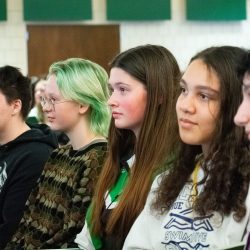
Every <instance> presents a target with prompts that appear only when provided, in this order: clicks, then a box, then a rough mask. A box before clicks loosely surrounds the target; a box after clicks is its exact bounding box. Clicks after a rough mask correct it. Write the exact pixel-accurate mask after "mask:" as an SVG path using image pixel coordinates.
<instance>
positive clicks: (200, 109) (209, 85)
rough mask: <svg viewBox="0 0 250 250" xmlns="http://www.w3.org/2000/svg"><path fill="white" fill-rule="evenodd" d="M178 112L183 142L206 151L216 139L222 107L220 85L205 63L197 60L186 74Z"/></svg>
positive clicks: (181, 83) (177, 105)
mask: <svg viewBox="0 0 250 250" xmlns="http://www.w3.org/2000/svg"><path fill="white" fill-rule="evenodd" d="M180 87H181V94H180V96H179V97H178V100H177V104H176V111H177V117H178V125H179V133H180V137H181V139H182V141H183V142H185V143H187V144H191V145H201V146H202V148H203V150H206V149H207V148H208V147H209V145H210V142H211V140H212V138H213V133H214V130H215V126H216V120H217V119H218V113H219V108H220V103H219V88H220V82H219V79H218V77H217V75H216V73H215V72H214V71H212V70H208V68H207V66H206V65H205V64H204V63H203V62H202V60H199V59H197V60H194V61H193V62H192V63H191V64H190V65H189V66H188V68H187V70H186V72H185V73H184V75H183V77H182V79H181V82H180Z"/></svg>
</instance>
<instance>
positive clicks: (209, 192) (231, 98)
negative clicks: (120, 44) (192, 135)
mask: <svg viewBox="0 0 250 250" xmlns="http://www.w3.org/2000/svg"><path fill="white" fill-rule="evenodd" d="M244 54H245V50H244V49H241V48H238V47H232V46H222V47H211V48H208V49H206V50H203V51H201V52H200V53H198V54H197V55H196V56H195V57H193V58H192V59H191V62H192V61H194V60H196V59H199V60H202V61H203V63H205V65H206V66H207V68H208V70H210V71H211V70H213V72H215V73H216V75H217V77H218V79H219V81H220V112H219V116H218V117H219V118H218V120H217V124H216V128H215V131H214V137H213V140H212V143H211V146H210V149H209V154H208V155H207V156H206V158H205V159H204V164H203V168H204V171H205V177H204V179H203V180H202V181H201V182H200V184H204V189H203V191H202V192H201V193H200V194H199V195H198V197H197V199H196V200H195V202H194V204H193V208H194V210H195V211H196V212H198V213H199V214H201V215H205V214H207V213H209V212H213V211H216V212H219V213H220V214H221V215H222V216H224V215H229V214H230V213H231V212H233V213H234V218H235V219H236V220H240V219H242V218H243V217H244V216H245V214H246V206H245V199H246V196H247V193H248V188H249V177H250V154H249V147H248V143H247V142H246V140H245V137H244V129H243V128H240V127H237V126H236V125H235V124H234V115H235V114H236V112H237V109H238V107H239V105H240V103H241V100H242V94H241V84H242V83H241V81H242V76H240V75H239V67H240V65H241V60H242V58H243V57H244ZM201 152H202V150H201V146H200V145H188V144H185V143H182V146H181V150H180V151H179V154H177V157H176V159H177V160H176V162H175V163H174V164H173V166H174V167H173V168H171V171H170V172H169V173H168V174H167V175H166V176H165V177H164V178H163V180H162V181H161V184H160V187H159V189H158V190H157V192H156V194H157V199H156V201H155V203H154V204H153V207H154V208H155V209H156V210H158V211H159V212H163V211H166V210H169V209H170V207H171V205H172V204H173V203H174V201H175V200H176V198H177V196H178V195H179V193H180V192H181V190H182V188H183V186H184V185H185V183H186V182H187V181H188V179H189V177H190V175H191V174H192V172H193V170H194V167H195V161H196V157H197V156H198V155H199V154H200V153H201Z"/></svg>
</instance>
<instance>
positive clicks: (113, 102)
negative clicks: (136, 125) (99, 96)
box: [108, 92, 118, 107]
mask: <svg viewBox="0 0 250 250" xmlns="http://www.w3.org/2000/svg"><path fill="white" fill-rule="evenodd" d="M108 105H109V106H110V107H114V106H118V102H117V98H116V97H115V94H114V92H113V93H112V94H111V96H110V97H109V99H108Z"/></svg>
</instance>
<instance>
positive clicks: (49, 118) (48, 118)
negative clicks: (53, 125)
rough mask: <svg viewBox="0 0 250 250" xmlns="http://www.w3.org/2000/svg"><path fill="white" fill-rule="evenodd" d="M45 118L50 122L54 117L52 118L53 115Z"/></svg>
mask: <svg viewBox="0 0 250 250" xmlns="http://www.w3.org/2000/svg"><path fill="white" fill-rule="evenodd" d="M47 120H48V121H49V122H52V121H54V120H55V118H54V117H47Z"/></svg>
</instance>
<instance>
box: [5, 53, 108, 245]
mask: <svg viewBox="0 0 250 250" xmlns="http://www.w3.org/2000/svg"><path fill="white" fill-rule="evenodd" d="M107 81H108V75H107V73H106V72H105V70H104V69H103V68H102V67H101V66H99V65H98V64H95V63H93V62H91V61H88V60H84V59H79V58H71V59H67V60H65V61H60V62H56V63H54V64H52V65H51V67H50V69H49V76H48V84H47V85H46V88H45V96H44V97H43V98H42V99H41V104H42V106H43V111H44V112H45V114H46V116H47V120H48V123H49V125H50V127H51V128H52V129H53V130H56V131H63V132H64V133H65V134H66V135H67V136H68V137H69V140H70V144H69V145H66V146H63V147H61V148H59V149H57V150H55V151H54V152H53V153H52V155H51V157H50V159H49V160H48V162H47V164H46V166H45V168H44V171H43V173H42V175H41V177H40V181H39V183H38V185H37V187H36V188H35V189H33V191H32V193H31V195H30V197H29V199H28V201H27V203H26V210H25V212H24V215H23V218H22V220H21V222H20V224H19V227H18V229H17V231H16V233H15V235H14V236H13V238H12V240H11V242H9V244H8V245H7V249H12V250H13V249H40V248H43V249H46V248H47V249H51V248H68V247H74V246H75V243H74V238H75V237H76V234H77V233H79V232H80V231H81V229H82V227H83V225H84V220H85V214H86V210H87V208H88V206H89V204H90V201H91V198H92V195H93V189H94V186H95V183H96V181H97V177H98V175H99V172H100V170H101V168H102V165H103V163H104V160H105V157H106V151H107V141H106V136H107V132H108V127H109V123H110V110H109V107H108V105H107V100H108V98H109V90H108V85H107Z"/></svg>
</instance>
